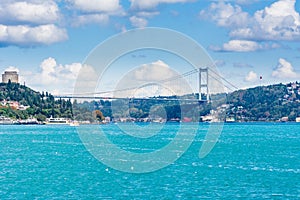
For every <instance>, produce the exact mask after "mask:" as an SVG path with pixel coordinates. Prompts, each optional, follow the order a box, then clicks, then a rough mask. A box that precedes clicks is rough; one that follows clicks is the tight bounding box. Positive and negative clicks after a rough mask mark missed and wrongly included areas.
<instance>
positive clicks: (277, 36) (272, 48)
mask: <svg viewBox="0 0 300 200" xmlns="http://www.w3.org/2000/svg"><path fill="white" fill-rule="evenodd" d="M0 2H1V4H0V71H2V72H3V71H4V70H6V69H15V68H17V69H18V70H19V73H20V75H21V80H22V82H23V81H25V82H26V85H28V86H30V87H32V88H34V89H36V90H39V91H43V90H44V91H45V90H47V91H50V92H53V93H67V92H70V91H72V87H73V84H74V81H75V79H76V77H77V73H78V72H79V70H80V68H81V63H82V62H83V61H84V59H85V58H86V56H87V55H88V54H89V52H90V51H91V50H93V49H94V48H95V47H96V46H97V45H98V44H99V43H101V42H103V41H105V40H106V39H107V38H109V37H111V36H113V35H115V34H118V33H121V32H124V31H126V30H131V29H133V28H145V27H161V28H168V29H173V30H175V31H179V32H181V33H183V34H186V35H187V36H189V37H191V38H192V39H194V40H195V41H197V42H198V43H199V44H200V45H202V46H203V47H204V48H205V50H206V51H207V52H208V54H209V55H210V56H211V57H212V59H213V60H214V61H215V63H216V64H217V66H218V69H219V71H220V73H221V74H222V76H224V77H225V78H226V79H228V80H229V81H230V82H232V83H234V84H235V85H236V86H238V87H239V88H245V87H252V86H256V85H260V84H264V85H268V84H273V83H280V82H289V81H295V80H300V15H299V12H300V2H299V1H296V0H264V1H262V0H248V1H247V0H230V1H229V0H228V1H226V0H224V1H213V0H201V1H196V0H28V1H22V0H0ZM148 53H149V55H147V52H146V55H145V52H144V53H143V55H140V56H130V58H131V59H136V60H138V61H137V62H133V63H135V64H136V65H138V64H146V63H152V64H153V63H160V64H162V65H164V64H167V65H168V66H169V67H171V68H172V67H174V68H176V66H172V63H173V62H172V61H171V60H164V58H163V57H162V58H159V57H158V56H157V55H154V54H155V53H153V52H148ZM165 59H166V58H165ZM160 61H161V62H160ZM151 66H153V65H151ZM118 67H119V68H122V67H124V69H126V66H121V65H119V66H118ZM124 69H122V70H123V71H124ZM156 69H158V70H159V67H156ZM189 69H190V68H188V69H187V70H185V69H180V70H179V71H188V70H189ZM122 70H120V69H118V68H116V69H115V71H116V72H117V71H118V72H121V71H122ZM177 70H178V69H177ZM125 71H126V70H125ZM119 75H121V74H119ZM260 76H262V77H263V79H262V80H259V77H260Z"/></svg>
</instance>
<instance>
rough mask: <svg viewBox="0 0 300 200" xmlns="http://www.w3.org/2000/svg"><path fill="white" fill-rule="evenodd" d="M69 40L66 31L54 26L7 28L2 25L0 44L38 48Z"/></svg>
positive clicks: (0, 26) (0, 27) (0, 28)
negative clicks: (38, 46)
mask: <svg viewBox="0 0 300 200" xmlns="http://www.w3.org/2000/svg"><path fill="white" fill-rule="evenodd" d="M67 38H68V36H67V31H66V30H65V29H61V28H58V27H57V26H55V25H53V24H48V25H40V26H34V27H31V26H27V25H18V26H6V25H1V24H0V43H2V44H5V45H17V46H24V47H26V46H37V45H45V44H47V45H48V44H52V43H55V42H60V41H63V40H66V39H67Z"/></svg>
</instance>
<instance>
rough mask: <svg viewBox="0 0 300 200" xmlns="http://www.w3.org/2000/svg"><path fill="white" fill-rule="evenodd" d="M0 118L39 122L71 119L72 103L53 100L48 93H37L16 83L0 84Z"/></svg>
mask: <svg viewBox="0 0 300 200" xmlns="http://www.w3.org/2000/svg"><path fill="white" fill-rule="evenodd" d="M0 102H1V105H0V116H1V115H3V116H6V117H10V118H12V119H27V118H29V117H35V118H37V119H38V120H40V121H44V120H45V119H46V118H48V117H50V116H53V117H66V118H72V103H71V101H70V100H67V101H66V100H55V99H54V97H53V95H51V94H50V93H48V92H46V93H44V92H43V93H39V92H36V91H34V90H32V89H30V88H28V87H26V86H24V85H20V84H18V83H10V82H9V83H7V84H6V83H0ZM10 102H17V103H18V104H19V105H22V106H24V107H25V108H27V109H25V110H21V109H18V108H17V107H13V106H10V105H9V103H10Z"/></svg>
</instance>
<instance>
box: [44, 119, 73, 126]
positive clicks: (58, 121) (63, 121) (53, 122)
mask: <svg viewBox="0 0 300 200" xmlns="http://www.w3.org/2000/svg"><path fill="white" fill-rule="evenodd" d="M45 124H46V125H70V124H71V120H69V119H66V118H53V117H50V118H47V119H46V121H45Z"/></svg>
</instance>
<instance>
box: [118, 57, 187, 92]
mask: <svg viewBox="0 0 300 200" xmlns="http://www.w3.org/2000/svg"><path fill="white" fill-rule="evenodd" d="M179 76H180V74H179V73H177V72H176V71H174V70H173V69H172V68H170V66H169V65H168V64H166V63H165V62H163V61H161V60H157V61H155V62H152V63H148V64H143V65H140V66H139V67H137V68H136V69H133V70H132V71H130V72H128V73H126V74H125V75H124V76H123V77H122V79H120V80H119V82H118V84H117V86H116V88H115V90H116V92H115V93H114V96H118V97H132V96H135V97H145V96H148V97H150V96H158V95H163V96H165V95H179V94H186V93H192V89H191V87H190V85H189V84H188V82H187V80H185V79H184V78H183V77H182V78H180V77H179ZM174 77H176V79H174ZM125 88H126V89H127V88H132V89H130V90H124V89H125ZM120 89H121V90H120Z"/></svg>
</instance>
